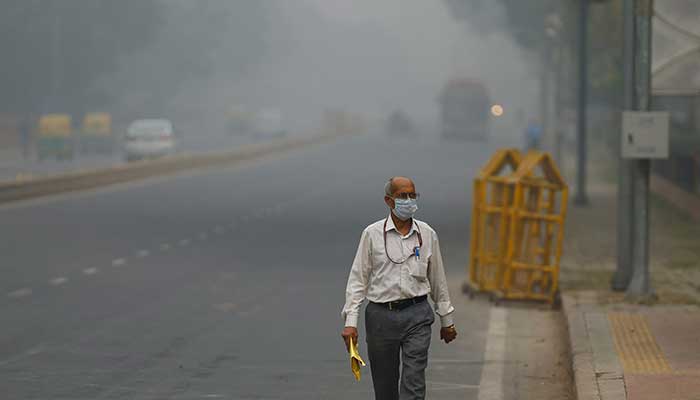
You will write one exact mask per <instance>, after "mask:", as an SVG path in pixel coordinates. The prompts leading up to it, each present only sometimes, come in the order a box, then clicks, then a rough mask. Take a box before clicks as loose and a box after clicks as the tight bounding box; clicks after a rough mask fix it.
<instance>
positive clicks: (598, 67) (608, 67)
mask: <svg viewBox="0 0 700 400" xmlns="http://www.w3.org/2000/svg"><path fill="white" fill-rule="evenodd" d="M444 1H445V4H446V5H447V7H448V9H449V10H450V12H451V14H452V15H453V16H454V17H455V18H457V19H458V20H463V21H465V22H466V23H469V24H470V25H472V26H475V27H476V28H477V29H478V30H479V31H481V32H483V33H484V34H489V33H491V32H493V31H496V30H504V31H507V32H508V33H510V35H511V36H512V37H513V39H514V40H515V41H516V43H518V44H519V45H520V46H521V47H522V48H523V49H525V50H527V51H529V52H530V54H531V55H532V58H531V59H532V65H533V66H534V67H535V69H537V70H539V69H541V68H542V67H545V66H544V65H542V60H543V57H542V53H543V52H545V51H547V50H548V48H550V47H551V46H552V45H553V44H554V43H553V41H552V38H551V37H550V36H549V35H548V33H547V28H548V26H547V25H548V23H549V22H548V18H549V16H550V15H557V18H558V19H559V21H561V28H562V29H561V30H560V31H559V32H557V40H558V43H559V44H563V45H564V46H565V49H566V52H567V53H569V56H568V57H569V58H570V59H573V58H574V55H575V54H576V48H577V47H576V46H577V36H576V33H577V26H578V2H579V1H581V0H527V1H523V0H497V1H494V0H444ZM589 1H590V0H589ZM592 3H597V4H595V5H593V6H592V8H591V15H590V22H589V23H590V29H589V32H590V52H591V57H590V59H591V65H590V75H591V99H592V100H593V101H596V100H597V101H605V102H617V101H619V96H620V93H621V90H620V89H621V87H620V85H621V84H622V82H621V81H622V79H621V70H622V7H621V3H622V2H620V1H608V2H598V1H595V2H592Z"/></svg>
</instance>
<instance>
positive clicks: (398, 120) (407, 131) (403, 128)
mask: <svg viewBox="0 0 700 400" xmlns="http://www.w3.org/2000/svg"><path fill="white" fill-rule="evenodd" d="M386 131H387V133H388V134H390V135H411V134H413V133H415V131H416V129H415V126H414V124H413V122H412V121H411V119H410V118H409V117H408V115H406V113H404V112H403V111H401V110H396V111H394V112H392V113H391V115H389V118H388V119H387V121H386Z"/></svg>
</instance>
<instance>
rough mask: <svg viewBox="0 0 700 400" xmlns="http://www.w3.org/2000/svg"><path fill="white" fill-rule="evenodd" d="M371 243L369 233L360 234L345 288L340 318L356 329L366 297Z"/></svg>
mask: <svg viewBox="0 0 700 400" xmlns="http://www.w3.org/2000/svg"><path fill="white" fill-rule="evenodd" d="M371 252H372V243H371V240H370V236H369V232H368V231H367V230H365V231H364V232H362V237H361V238H360V245H359V246H358V247H357V253H356V254H355V260H354V261H353V263H352V268H351V269H350V276H349V277H348V284H347V286H346V288H345V306H343V311H342V312H341V316H342V318H343V320H345V326H352V327H357V320H358V317H359V315H360V306H361V305H362V302H363V301H364V300H365V296H366V295H367V286H368V284H369V273H370V270H371V265H372V264H371V256H372V253H371Z"/></svg>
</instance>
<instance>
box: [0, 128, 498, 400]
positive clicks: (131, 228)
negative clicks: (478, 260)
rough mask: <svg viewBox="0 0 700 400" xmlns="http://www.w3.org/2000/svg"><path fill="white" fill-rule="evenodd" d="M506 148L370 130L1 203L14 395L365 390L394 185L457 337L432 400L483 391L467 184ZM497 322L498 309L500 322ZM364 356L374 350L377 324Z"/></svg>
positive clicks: (433, 375)
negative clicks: (434, 261)
mask: <svg viewBox="0 0 700 400" xmlns="http://www.w3.org/2000/svg"><path fill="white" fill-rule="evenodd" d="M494 148H495V145H494V144H485V143H473V142H467V141H447V142H444V141H440V140H439V139H437V138H433V137H425V138H420V137H417V138H400V137H399V138H396V137H393V138H390V139H388V138H386V137H383V136H381V135H365V136H357V137H350V138H344V139H342V140H340V141H337V142H335V143H333V144H327V145H322V146H316V147H311V148H306V149H302V150H295V151H293V152H289V153H285V154H283V155H277V156H274V157H269V158H265V159H260V160H256V161H252V162H250V163H248V164H245V165H239V166H236V167H233V168H225V169H215V170H207V171H199V172H196V173H192V174H186V175H181V176H177V177H169V178H164V179H155V180H150V181H147V182H141V183H135V184H128V185H122V186H118V187H113V188H108V189H103V190H99V191H95V192H89V193H78V194H72V195H68V196H61V197H58V198H54V199H45V200H37V201H31V202H28V203H24V204H19V205H11V206H5V207H2V208H0V222H1V223H0V230H2V237H3V238H4V239H3V240H2V241H1V242H0V253H1V254H2V260H3V261H2V263H0V326H2V329H1V330H0V392H1V393H2V396H1V397H2V398H6V399H91V400H94V399H219V398H221V399H305V400H307V399H348V400H349V399H352V400H356V399H368V398H372V395H371V393H372V392H371V378H370V375H369V369H368V368H366V369H364V370H363V373H364V376H363V379H362V381H361V382H359V383H357V382H355V381H354V380H353V378H352V376H351V373H350V369H349V362H348V359H347V355H346V353H345V349H344V346H343V343H342V340H341V338H340V336H339V335H340V330H341V328H342V321H341V319H340V315H339V314H340V309H341V307H342V305H343V302H344V288H345V283H346V279H347V274H348V271H349V267H350V264H351V262H352V258H353V256H354V253H355V250H356V248H357V243H358V240H359V238H360V233H361V231H362V229H363V228H364V227H365V226H367V225H368V224H370V223H371V222H373V221H375V220H378V219H380V218H384V217H385V216H386V215H387V214H388V210H387V209H386V206H385V205H384V203H383V200H382V197H383V193H382V192H383V186H384V183H385V181H386V179H387V178H388V177H390V176H392V175H397V174H401V175H408V176H411V177H413V178H415V181H416V184H417V189H418V191H419V192H420V193H421V198H420V203H419V204H420V211H419V212H418V218H420V219H423V220H425V221H426V222H428V223H430V224H431V225H432V226H433V227H434V228H435V229H436V230H437V232H438V234H439V236H440V239H441V244H442V248H443V254H444V257H445V262H446V268H447V274H448V279H449V280H450V284H451V286H452V288H453V289H452V293H451V294H452V297H453V302H454V303H455V306H456V307H457V310H458V311H457V313H458V315H457V318H458V319H457V320H458V324H459V326H458V328H459V330H460V336H459V338H458V339H457V340H456V341H455V342H453V343H452V344H450V345H445V344H444V343H443V342H440V341H439V340H438V338H439V335H438V328H439V326H438V325H439V324H438V323H436V324H435V325H434V335H433V345H432V348H431V361H430V367H429V373H428V380H429V395H428V398H430V399H465V398H466V399H476V398H477V396H478V391H479V384H480V381H481V379H482V376H481V372H482V367H483V366H484V361H483V360H484V352H485V347H486V336H487V331H488V329H489V319H490V318H491V319H492V318H493V315H491V313H490V307H489V305H488V302H483V301H482V302H479V301H469V300H468V299H467V298H466V297H465V296H464V295H462V294H461V293H460V292H459V291H458V288H459V285H460V283H461V282H462V280H463V279H464V270H465V264H466V262H467V247H468V231H469V223H470V221H469V213H470V204H471V201H470V196H471V192H470V190H471V179H472V177H473V176H474V174H475V173H476V171H477V169H478V167H479V166H481V165H482V164H483V163H484V162H485V161H486V159H487V158H488V156H489V155H490V153H491V151H492V150H493V149H494ZM490 316H491V317H490ZM360 333H361V339H360V351H361V353H362V354H363V355H365V356H366V351H365V350H366V346H364V343H363V339H364V325H363V323H362V321H361V322H360Z"/></svg>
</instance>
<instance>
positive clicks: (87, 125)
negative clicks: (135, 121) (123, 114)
mask: <svg viewBox="0 0 700 400" xmlns="http://www.w3.org/2000/svg"><path fill="white" fill-rule="evenodd" d="M113 150H114V138H113V136H112V116H111V115H110V114H109V113H105V112H92V113H88V114H85V117H84V118H83V127H82V130H81V132H80V152H81V153H84V154H85V153H99V154H112V151H113Z"/></svg>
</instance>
